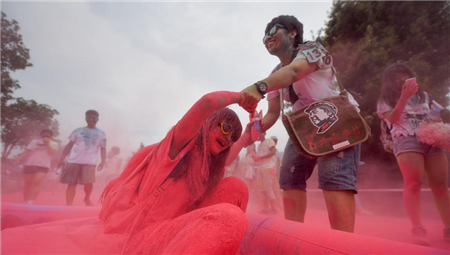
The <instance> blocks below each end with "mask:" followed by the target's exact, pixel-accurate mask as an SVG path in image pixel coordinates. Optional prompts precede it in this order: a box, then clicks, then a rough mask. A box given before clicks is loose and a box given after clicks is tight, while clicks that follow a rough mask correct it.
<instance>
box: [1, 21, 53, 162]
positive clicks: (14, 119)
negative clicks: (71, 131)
mask: <svg viewBox="0 0 450 255" xmlns="http://www.w3.org/2000/svg"><path fill="white" fill-rule="evenodd" d="M1 26H2V27H1V60H2V63H1V131H2V133H1V138H2V143H3V145H4V146H3V152H2V158H3V159H6V158H7V157H8V156H9V154H10V153H11V151H13V149H14V148H23V147H24V146H26V145H27V144H28V143H29V142H30V140H31V139H32V138H33V136H35V135H37V134H39V132H40V131H41V130H42V129H44V128H49V129H51V130H52V131H53V133H54V136H55V137H56V136H57V135H58V127H59V125H58V122H57V121H56V120H55V119H54V117H55V115H57V114H58V111H56V110H54V109H52V108H51V107H50V106H48V105H44V104H38V103H37V102H36V101H34V100H25V99H23V98H14V97H13V93H14V91H15V90H16V89H19V88H20V85H19V82H18V81H17V80H15V79H13V78H12V77H11V75H10V73H11V72H14V71H16V70H23V69H25V68H27V67H31V66H32V64H31V63H30V62H29V59H30V54H29V49H28V48H26V47H25V45H24V43H23V41H22V36H21V35H20V34H19V30H20V27H19V24H18V22H17V21H15V20H12V21H9V20H8V19H7V17H6V14H5V13H3V12H2V21H1Z"/></svg>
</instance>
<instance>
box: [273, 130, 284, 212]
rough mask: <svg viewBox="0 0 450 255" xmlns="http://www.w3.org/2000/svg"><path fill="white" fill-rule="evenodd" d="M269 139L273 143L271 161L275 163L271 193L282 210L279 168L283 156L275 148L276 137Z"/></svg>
mask: <svg viewBox="0 0 450 255" xmlns="http://www.w3.org/2000/svg"><path fill="white" fill-rule="evenodd" d="M270 139H272V140H273V141H274V142H275V156H274V157H273V160H274V161H275V177H274V181H273V191H274V192H275V200H276V203H277V206H278V207H279V208H280V209H282V208H283V195H282V193H281V189H280V183H279V180H280V167H281V159H282V158H283V156H282V155H281V153H280V152H279V151H278V149H277V148H276V146H277V144H278V137H276V136H271V137H270Z"/></svg>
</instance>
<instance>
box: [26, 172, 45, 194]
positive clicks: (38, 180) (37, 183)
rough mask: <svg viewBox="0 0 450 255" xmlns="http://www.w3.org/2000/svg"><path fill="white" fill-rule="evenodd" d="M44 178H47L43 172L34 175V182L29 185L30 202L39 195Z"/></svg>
mask: <svg viewBox="0 0 450 255" xmlns="http://www.w3.org/2000/svg"><path fill="white" fill-rule="evenodd" d="M46 176H47V173H43V172H37V173H36V174H35V175H34V180H33V183H32V185H31V190H30V197H31V200H35V199H36V198H37V196H38V195H39V192H40V191H41V184H42V181H43V180H44V179H45V177H46Z"/></svg>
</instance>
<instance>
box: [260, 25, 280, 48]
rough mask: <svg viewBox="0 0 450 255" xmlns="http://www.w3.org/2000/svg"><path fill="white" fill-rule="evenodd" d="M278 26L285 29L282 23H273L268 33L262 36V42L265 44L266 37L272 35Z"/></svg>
mask: <svg viewBox="0 0 450 255" xmlns="http://www.w3.org/2000/svg"><path fill="white" fill-rule="evenodd" d="M279 28H281V29H286V28H285V27H284V26H283V25H280V24H278V23H277V24H275V25H273V27H272V28H271V29H270V30H269V33H267V34H266V35H265V36H264V38H263V44H266V41H267V37H269V36H273V35H274V34H276V33H277V31H278V29H279Z"/></svg>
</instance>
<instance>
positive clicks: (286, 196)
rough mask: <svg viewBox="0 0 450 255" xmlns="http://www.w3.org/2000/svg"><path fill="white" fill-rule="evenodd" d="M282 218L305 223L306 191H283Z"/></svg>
mask: <svg viewBox="0 0 450 255" xmlns="http://www.w3.org/2000/svg"><path fill="white" fill-rule="evenodd" d="M283 207H284V217H285V218H286V219H287V220H293V221H298V222H305V213H306V191H304V190H297V189H287V190H283Z"/></svg>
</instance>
